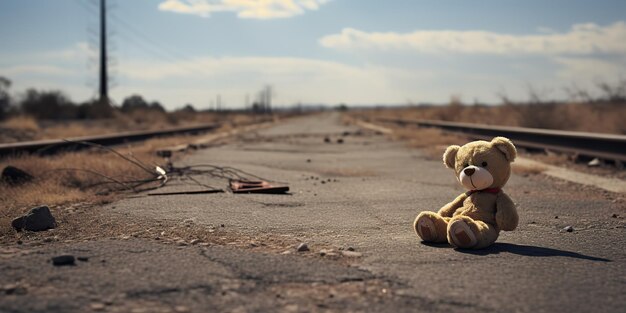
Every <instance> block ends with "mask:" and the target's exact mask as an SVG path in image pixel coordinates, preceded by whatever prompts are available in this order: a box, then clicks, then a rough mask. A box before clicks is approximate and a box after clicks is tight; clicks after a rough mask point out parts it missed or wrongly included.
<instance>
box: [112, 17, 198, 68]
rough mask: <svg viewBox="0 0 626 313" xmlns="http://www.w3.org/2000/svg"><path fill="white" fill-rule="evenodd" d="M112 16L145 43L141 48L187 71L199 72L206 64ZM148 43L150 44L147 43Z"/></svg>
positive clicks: (131, 39) (134, 41)
mask: <svg viewBox="0 0 626 313" xmlns="http://www.w3.org/2000/svg"><path fill="white" fill-rule="evenodd" d="M111 17H112V18H113V19H114V20H115V21H116V22H117V23H118V24H119V25H121V26H123V27H124V29H125V30H127V31H128V32H126V33H130V34H133V35H134V36H135V38H136V39H139V40H140V41H142V42H143V43H144V45H141V44H140V45H139V46H140V47H141V48H144V49H145V50H146V51H147V52H148V53H150V54H152V55H153V56H156V57H158V58H160V59H162V60H166V61H167V62H169V63H172V64H174V65H176V66H178V67H181V68H184V69H185V70H186V71H189V72H193V73H195V72H198V67H203V66H204V64H202V63H200V62H198V61H196V60H193V59H192V58H190V57H188V56H185V55H184V54H182V53H180V52H177V51H174V50H172V49H170V48H169V46H166V45H163V44H160V43H159V42H157V41H155V40H153V39H152V38H150V36H148V35H146V34H145V33H143V32H142V31H140V30H138V29H137V28H135V27H134V26H132V25H131V24H129V23H127V22H126V21H124V20H123V19H121V18H120V17H119V16H117V15H114V14H112V15H111ZM126 33H125V32H120V35H122V34H126ZM122 37H125V38H127V39H129V40H130V41H131V42H133V43H137V41H136V40H134V39H133V38H130V37H129V36H126V35H122ZM146 43H147V44H148V45H145V44H146ZM190 63H195V66H197V67H195V66H194V65H192V64H190Z"/></svg>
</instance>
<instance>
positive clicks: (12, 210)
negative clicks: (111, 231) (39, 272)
mask: <svg viewBox="0 0 626 313" xmlns="http://www.w3.org/2000/svg"><path fill="white" fill-rule="evenodd" d="M228 128H229V127H224V128H223V129H220V130H218V131H217V132H218V133H221V132H224V131H226V129H228ZM205 136H206V135H200V136H174V137H165V138H156V139H151V140H147V141H144V142H141V143H136V144H134V145H132V146H126V147H118V148H116V151H118V152H120V153H122V154H123V155H125V156H127V157H132V158H135V159H137V160H140V161H141V162H142V163H143V164H146V165H147V167H148V168H150V169H154V168H155V166H156V165H161V166H162V165H163V163H164V160H163V159H161V158H159V157H157V156H156V154H155V151H156V150H158V149H161V148H165V147H172V146H176V145H181V144H187V143H190V142H193V141H196V140H198V139H200V138H203V137H205ZM7 165H13V166H16V167H18V168H21V169H23V170H25V171H26V172H28V173H30V174H32V175H33V176H35V180H34V181H32V182H30V183H26V184H24V185H21V186H9V185H7V184H3V183H0V220H3V222H4V221H5V220H7V219H12V218H14V217H16V216H18V215H20V214H21V213H23V212H25V211H27V210H28V209H29V208H31V207H33V206H36V205H40V204H46V205H49V206H55V205H67V204H72V203H77V202H85V201H86V202H90V203H93V202H108V201H111V200H112V199H114V198H115V197H116V195H115V193H113V194H110V193H109V192H108V191H110V189H111V187H120V186H119V185H118V184H116V183H112V184H106V185H98V184H100V183H103V182H107V181H110V180H109V179H107V178H104V177H102V176H100V175H98V174H95V173H99V174H102V175H106V176H107V177H109V178H112V179H115V180H118V181H131V180H141V179H148V178H150V177H153V174H150V173H148V172H146V171H144V170H143V169H141V168H140V167H138V166H136V165H134V164H132V163H131V162H129V161H127V160H125V159H124V158H122V157H119V156H117V155H115V154H114V153H111V152H108V151H106V150H104V149H96V148H94V149H91V150H88V151H81V152H71V153H65V154H61V155H56V156H50V157H39V156H32V155H23V156H16V157H11V158H6V159H3V160H0V168H4V167H5V166H7ZM84 170H89V172H87V171H84ZM94 172H95V173H94ZM94 185H95V186H94ZM152 185H154V184H152ZM148 186H150V185H148ZM115 189H116V190H117V189H119V188H115ZM0 224H2V225H0V228H4V226H6V223H2V222H0ZM8 224H9V225H10V223H8Z"/></svg>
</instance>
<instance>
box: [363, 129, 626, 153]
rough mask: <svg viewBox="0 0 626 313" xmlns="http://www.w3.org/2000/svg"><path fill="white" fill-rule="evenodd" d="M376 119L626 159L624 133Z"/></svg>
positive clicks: (471, 136) (546, 147) (529, 145)
mask: <svg viewBox="0 0 626 313" xmlns="http://www.w3.org/2000/svg"><path fill="white" fill-rule="evenodd" d="M374 120H376V121H379V122H386V123H394V124H398V125H415V126H419V127H435V128H440V129H443V130H445V131H449V132H456V133H463V134H465V135H468V136H469V137H470V138H472V139H483V140H491V139H492V138H493V137H496V136H503V137H507V138H509V139H511V140H513V142H514V143H515V145H517V146H520V147H524V148H533V149H544V150H552V151H558V152H566V153H573V154H576V155H581V156H588V157H594V158H600V159H604V160H611V161H620V162H626V136H624V135H613V134H600V133H588V132H574V131H562V130H550V129H540V128H523V127H507V126H493V125H480V124H470V123H456V122H445V121H435V120H408V119H392V118H375V119H374Z"/></svg>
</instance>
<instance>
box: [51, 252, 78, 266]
mask: <svg viewBox="0 0 626 313" xmlns="http://www.w3.org/2000/svg"><path fill="white" fill-rule="evenodd" d="M52 264H53V265H54V266H63V265H74V264H76V259H75V258H74V256H73V255H70V254H64V255H58V256H55V257H52Z"/></svg>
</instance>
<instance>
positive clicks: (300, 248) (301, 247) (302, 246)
mask: <svg viewBox="0 0 626 313" xmlns="http://www.w3.org/2000/svg"><path fill="white" fill-rule="evenodd" d="M296 250H297V251H298V252H304V251H309V245H307V244H306V243H305V242H303V243H301V244H299V245H298V247H297V248H296Z"/></svg>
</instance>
